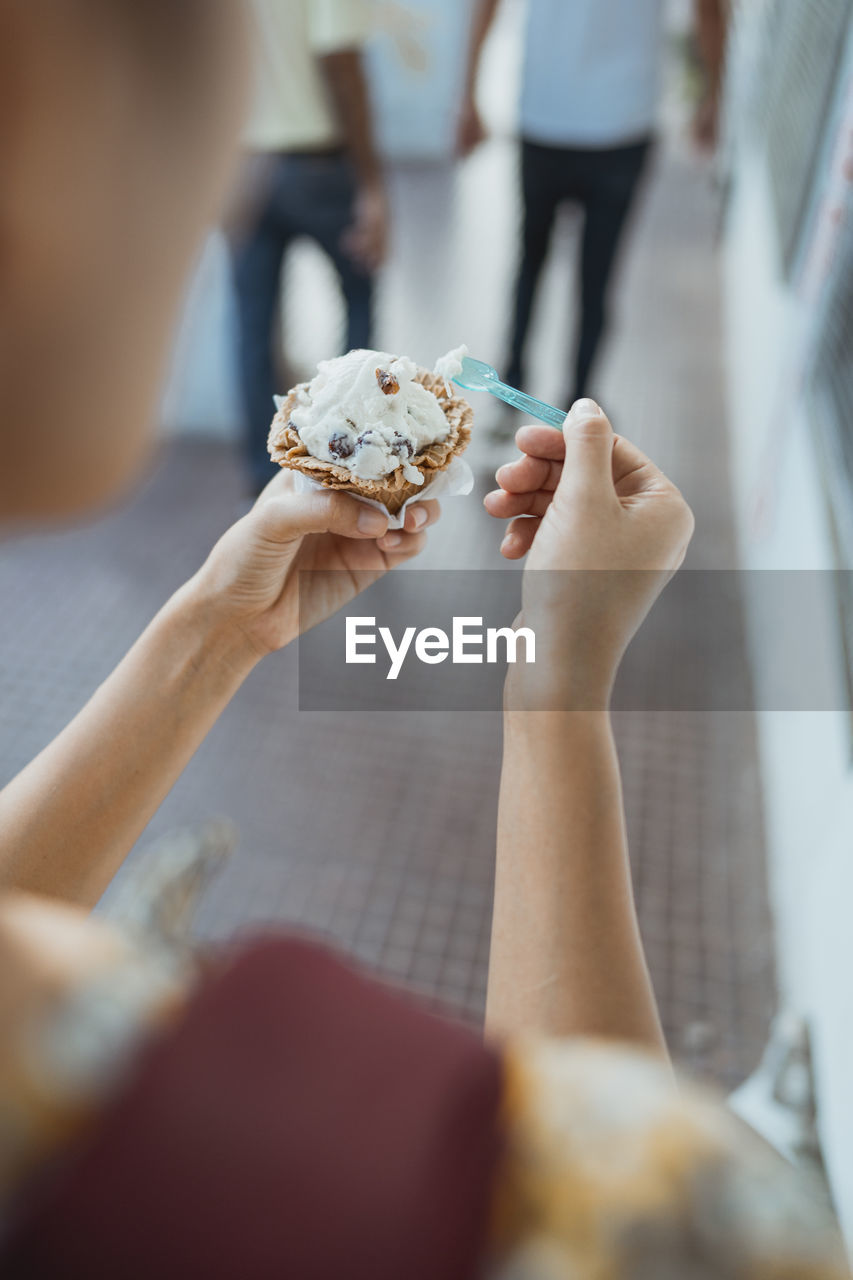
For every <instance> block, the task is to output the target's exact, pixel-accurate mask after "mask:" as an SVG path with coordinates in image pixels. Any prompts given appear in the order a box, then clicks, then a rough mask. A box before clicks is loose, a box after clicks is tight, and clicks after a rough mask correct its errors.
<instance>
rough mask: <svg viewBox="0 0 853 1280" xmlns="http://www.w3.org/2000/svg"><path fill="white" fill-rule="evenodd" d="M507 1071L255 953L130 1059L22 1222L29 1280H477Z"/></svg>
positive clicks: (416, 1012) (23, 1274) (375, 1002)
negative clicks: (69, 1158)
mask: <svg viewBox="0 0 853 1280" xmlns="http://www.w3.org/2000/svg"><path fill="white" fill-rule="evenodd" d="M500 1094H501V1068H500V1062H499V1059H498V1057H497V1055H496V1054H494V1053H492V1052H491V1051H489V1050H488V1049H486V1048H485V1047H484V1046H483V1045H482V1043H481V1042H480V1041H479V1039H478V1038H477V1037H476V1036H474V1035H472V1034H471V1033H470V1032H468V1031H466V1030H465V1029H463V1028H461V1027H459V1026H456V1025H454V1024H452V1023H449V1022H445V1021H442V1020H440V1019H439V1018H436V1017H434V1016H433V1015H431V1014H429V1013H427V1012H425V1011H423V1010H422V1009H420V1008H418V1007H417V1006H416V1005H415V1004H413V1003H412V1002H410V1001H409V1000H407V999H405V998H404V997H403V996H401V995H399V994H397V993H395V992H392V991H389V990H388V989H387V988H385V987H384V986H381V985H379V984H378V983H376V982H373V981H370V980H369V979H367V978H365V977H362V976H360V975H359V974H357V973H354V972H352V971H351V970H350V969H348V968H346V967H345V966H344V965H343V964H341V963H340V962H339V961H338V960H337V959H336V958H335V957H334V956H333V955H331V954H330V953H328V952H327V951H324V950H322V949H321V948H319V947H315V946H313V945H310V944H308V943H305V942H301V941H295V940H292V939H265V940H263V941H260V942H257V943H255V944H254V945H252V946H250V947H249V948H247V949H245V950H243V951H242V952H241V953H239V954H238V955H237V956H236V957H235V959H234V960H233V962H232V963H231V964H230V966H229V967H228V968H227V969H226V970H225V971H224V972H222V973H220V974H218V975H217V976H215V977H211V978H209V979H208V980H207V981H206V982H205V983H204V984H203V985H202V987H201V988H200V990H199V991H198V992H197V993H196V994H195V995H194V997H193V998H192V1000H191V1001H190V1003H189V1005H188V1007H187V1009H186V1011H185V1013H184V1015H183V1017H182V1019H181V1021H180V1022H179V1023H178V1024H177V1025H176V1026H175V1027H174V1028H173V1029H172V1030H171V1031H170V1032H169V1033H168V1035H166V1036H165V1037H163V1038H162V1039H160V1040H159V1041H157V1042H156V1043H154V1044H153V1045H151V1046H150V1047H149V1049H148V1050H147V1051H146V1053H145V1054H144V1056H143V1058H142V1060H141V1062H140V1063H139V1066H138V1069H137V1071H136V1072H135V1075H134V1078H133V1080H132V1081H131V1082H129V1084H128V1086H127V1088H126V1089H125V1091H124V1093H123V1095H122V1097H121V1098H120V1099H119V1100H118V1101H117V1102H116V1103H115V1104H114V1105H113V1106H112V1107H111V1108H110V1109H109V1111H108V1112H107V1113H106V1114H105V1116H104V1117H103V1119H102V1121H101V1122H100V1124H99V1126H98V1128H97V1131H96V1132H95V1133H94V1134H93V1135H92V1136H91V1138H90V1141H89V1142H88V1144H87V1146H86V1148H85V1150H82V1151H81V1152H79V1153H78V1154H77V1156H76V1158H75V1160H74V1161H73V1163H72V1164H71V1165H70V1166H69V1167H67V1168H66V1169H65V1170H64V1172H63V1173H62V1174H61V1176H60V1177H58V1178H57V1179H55V1180H54V1181H53V1183H52V1184H51V1185H50V1186H49V1187H43V1188H42V1192H41V1195H40V1197H39V1200H38V1202H36V1203H33V1204H31V1205H30V1206H29V1209H28V1212H27V1214H26V1215H25V1216H24V1217H23V1218H22V1220H21V1222H20V1223H19V1226H18V1229H17V1232H16V1233H15V1235H14V1236H13V1238H12V1239H11V1240H10V1241H9V1243H8V1245H7V1249H6V1251H5V1252H4V1254H3V1257H2V1259H0V1275H2V1276H3V1277H7V1276H8V1277H16V1280H29V1278H30V1277H42V1276H56V1277H62V1280H78V1278H79V1280H84V1277H85V1280H100V1278H103V1280H136V1278H137V1277H138V1278H139V1280H155V1278H156V1280H172V1277H174V1278H175V1280H178V1278H180V1280H218V1278H220V1277H221V1278H222V1280H262V1278H264V1280H266V1278H267V1277H269V1278H270V1280H273V1278H274V1280H283V1278H286V1277H292V1278H293V1280H361V1278H362V1277H363V1278H364V1280H385V1277H387V1280H439V1278H441V1280H471V1277H472V1276H475V1275H476V1274H477V1271H478V1259H479V1257H480V1254H481V1250H482V1246H483V1241H484V1238H485V1234H486V1223H487V1217H488V1211H489V1197H490V1187H491V1181H492V1174H493V1171H494V1167H495V1162H496V1159H497V1156H498V1136H497V1135H498V1124H497V1113H498V1108H499V1105H500Z"/></svg>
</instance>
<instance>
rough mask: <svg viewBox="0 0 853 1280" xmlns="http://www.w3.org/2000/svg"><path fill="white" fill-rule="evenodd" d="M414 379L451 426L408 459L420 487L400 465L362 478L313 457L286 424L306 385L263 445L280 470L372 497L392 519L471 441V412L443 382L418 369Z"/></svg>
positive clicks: (287, 402) (282, 410) (284, 407)
mask: <svg viewBox="0 0 853 1280" xmlns="http://www.w3.org/2000/svg"><path fill="white" fill-rule="evenodd" d="M416 381H417V382H419V383H420V384H421V386H423V387H426V389H427V391H431V392H432V393H433V395H434V396H435V398H436V400H437V401H438V403H439V404H440V405H441V408H442V410H443V411H444V416H445V417H446V418H447V421H448V424H449V426H450V430H449V432H448V434H447V437H446V439H444V440H437V441H436V442H435V443H434V444H430V445H427V447H426V448H425V449H422V450H421V452H420V453H417V454H415V456H414V457H413V458H412V459H411V465H412V466H415V467H417V469H418V470H419V471H420V472H421V474H422V475H423V478H424V482H423V484H413V483H412V481H411V480H407V479H406V477H405V475H404V474H403V467H402V465H400V466H399V467H398V468H397V470H396V471H392V473H391V474H390V475H388V476H384V477H383V478H382V479H381V480H362V479H361V478H360V477H359V476H354V475H353V473H352V472H351V471H348V470H347V469H346V467H339V466H338V465H337V464H336V463H334V462H323V461H322V460H321V459H320V458H315V457H313V456H312V454H310V453H309V452H308V450H307V449H306V448H305V445H304V444H303V443H302V441H301V440H300V438H299V433H298V432H297V430H296V428H295V427H294V426H293V425H292V424H291V421H290V415H291V412H292V411H293V409H295V407H296V404H297V397H298V395H299V392H300V391H301V390H302V389H303V387H304V386H306V385H307V384H306V383H302V384H300V386H297V387H294V388H293V390H292V391H290V392H289V393H288V395H287V397H286V398H285V400H284V403H283V404H282V406H281V408H280V409H279V411H278V413H277V414H276V415H275V417H274V418H273V420H272V426H271V427H270V434H269V440H268V442H267V448H268V449H269V454H270V457H271V458H272V460H273V462H277V463H278V464H279V466H280V467H289V468H290V470H291V471H301V472H302V474H303V475H305V476H308V477H309V478H310V479H311V480H314V481H315V482H316V483H317V484H321V485H323V487H324V488H326V489H342V490H344V491H345V492H347V493H352V494H355V495H357V496H359V497H362V498H371V499H372V500H373V501H374V502H380V503H381V504H382V505H383V506H384V507H385V508H386V509H387V510H388V512H389V514H390V515H392V516H393V515H396V514H397V512H398V511H399V510H400V508H401V507H402V506H403V505H404V503H406V502H408V500H409V498H413V497H415V496H416V495H417V494H419V493H422V492H423V491H424V490H425V489H426V487H427V485H428V484H429V483H430V481H431V480H433V479H434V478H435V476H437V475H438V474H439V472H441V471H445V470H446V469H447V467H449V466H450V462H451V460H452V459H453V458H454V457H456V456H457V455H458V454H460V453H462V452H464V450H465V449H467V447H468V443H469V441H470V439H471V423H472V422H473V419H474V412H473V410H472V408H471V406H470V405H469V404H468V402H467V401H466V400H462V399H461V398H460V397H458V396H455V395H453V393H452V392H448V390H447V387H446V385H445V382H444V379H443V378H439V377H436V375H435V374H433V373H428V372H427V371H426V370H425V369H421V370H419V371H418V374H417V378H416Z"/></svg>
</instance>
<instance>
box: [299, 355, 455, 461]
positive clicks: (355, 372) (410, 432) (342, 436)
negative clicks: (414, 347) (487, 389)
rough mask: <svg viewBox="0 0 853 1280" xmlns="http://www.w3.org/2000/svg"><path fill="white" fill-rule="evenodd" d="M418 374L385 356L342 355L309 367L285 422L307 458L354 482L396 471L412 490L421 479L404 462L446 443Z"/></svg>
mask: <svg viewBox="0 0 853 1280" xmlns="http://www.w3.org/2000/svg"><path fill="white" fill-rule="evenodd" d="M417 372H418V368H417V365H415V364H413V363H412V361H411V360H407V359H406V357H405V356H392V355H389V354H388V353H387V352H385V351H350V352H349V353H348V354H347V355H345V356H341V357H340V359H338V360H324V361H323V362H322V364H319V365H318V366H317V376H316V378H314V380H313V382H310V383H309V384H308V385H307V386H303V387H301V388H300V389H299V393H298V395H297V403H296V406H295V408H293V409H291V411H290V421H291V422H292V423H293V425H294V426H295V428H296V430H297V432H298V433H299V438H300V440H301V441H302V443H303V444H304V445H305V447H306V449H307V450H308V452H309V453H310V454H312V455H313V457H315V458H320V459H322V460H323V461H325V462H334V463H335V464H336V465H337V466H340V467H343V468H344V469H345V470H346V471H351V472H352V473H353V475H354V476H358V477H359V478H360V479H362V480H381V479H382V478H383V477H384V476H388V475H390V474H391V472H392V471H396V470H397V468H398V467H400V466H401V467H402V468H403V475H404V476H405V477H406V479H407V480H409V481H411V483H412V484H417V485H421V484H423V482H424V478H423V476H422V475H421V473H420V471H418V469H417V467H414V466H412V463H411V461H410V459H411V458H413V457H414V456H415V455H416V454H418V453H420V452H421V450H422V449H423V448H424V446H425V445H428V444H434V443H435V441H436V440H446V439H447V434H448V431H449V430H450V426H449V424H448V421H447V418H446V417H445V416H444V412H443V410H442V408H441V405H440V404H439V403H438V401H437V400H436V398H435V396H434V395H433V394H432V392H431V391H428V390H427V388H426V387H425V386H423V385H422V384H421V383H420V382H416V381H415V378H416V376H417Z"/></svg>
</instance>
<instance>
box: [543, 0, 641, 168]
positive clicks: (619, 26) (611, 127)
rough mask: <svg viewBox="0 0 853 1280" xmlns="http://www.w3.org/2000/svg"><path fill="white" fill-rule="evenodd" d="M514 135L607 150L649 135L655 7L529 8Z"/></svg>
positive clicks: (549, 4)
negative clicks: (518, 121)
mask: <svg viewBox="0 0 853 1280" xmlns="http://www.w3.org/2000/svg"><path fill="white" fill-rule="evenodd" d="M529 6H530V7H529V11H528V16H527V37H526V45H525V55H524V73H523V82H522V94H521V133H522V136H523V137H524V138H527V139H529V140H530V141H531V142H540V143H543V144H545V145H548V146H557V147H560V146H563V147H610V146H619V145H620V144H622V143H629V142H633V141H635V140H637V139H639V138H640V137H642V136H643V135H644V134H648V133H649V132H651V130H652V129H653V128H654V125H655V121H656V118H657V108H658V97H659V82H660V65H661V55H662V49H663V4H662V0H529Z"/></svg>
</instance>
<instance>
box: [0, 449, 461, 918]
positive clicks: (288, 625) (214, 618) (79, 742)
mask: <svg viewBox="0 0 853 1280" xmlns="http://www.w3.org/2000/svg"><path fill="white" fill-rule="evenodd" d="M418 509H420V510H421V512H422V513H423V520H424V521H425V523H431V522H432V520H434V519H435V518H436V517H437V514H438V507H437V504H436V503H429V502H427V503H422V504H420V508H413V509H411V511H413V512H415V513H416V512H417V511H418ZM417 518H418V517H417V515H416V514H411V513H410V514H409V516H408V517H407V531H406V532H403V533H402V534H388V535H387V536H386V535H385V530H386V527H387V520H386V518H385V517H384V516H382V515H381V514H380V513H379V512H378V511H375V510H374V509H372V508H369V507H366V506H364V505H363V504H360V503H357V502H355V501H354V500H353V499H352V498H350V497H348V496H347V495H345V494H342V493H321V492H319V491H316V492H313V493H305V494H296V493H295V492H293V490H292V484H291V480H290V477H289V476H287V475H284V474H282V475H280V476H277V477H276V479H275V480H274V481H273V482H272V483H271V484H270V485H269V486H268V488H267V489H266V490H265V492H264V495H263V496H262V498H261V499H260V501H259V503H258V504H257V505H256V507H255V508H254V509H253V510H252V511H251V512H250V513H249V515H248V516H246V517H245V518H244V519H243V520H241V521H239V522H238V523H237V524H236V525H234V526H233V528H231V529H229V531H228V532H227V533H226V534H225V535H224V537H223V538H222V539H221V540H220V542H219V543H218V544H217V546H216V547H215V548H214V550H213V552H212V553H211V555H210V557H209V559H208V561H207V563H206V564H205V565H204V566H203V567H202V569H201V570H200V571H199V573H198V574H197V575H196V576H195V578H193V579H192V581H191V582H189V583H187V584H186V586H184V587H182V588H181V590H180V591H178V592H177V594H176V595H175V596H174V597H173V598H172V599H171V600H170V601H169V602H168V604H167V605H166V606H165V608H163V609H162V610H161V611H160V613H159V614H158V615H157V617H156V618H155V619H154V621H153V622H152V623H151V625H150V626H149V627H148V628H147V630H146V631H145V633H144V634H143V635H142V637H141V639H140V640H139V641H137V643H136V644H135V645H134V647H133V648H132V649H131V651H130V653H128V655H127V657H126V658H125V659H124V660H123V661H122V662H121V663H120V664H119V666H118V667H117V669H116V670H115V671H114V672H113V673H112V675H111V676H110V677H109V678H108V679H107V680H106V681H105V682H104V684H103V685H102V686H101V687H100V689H98V691H97V692H96V693H95V695H94V697H93V698H92V699H91V701H90V702H89V703H88V704H87V705H86V706H85V707H84V708H83V710H82V711H81V712H80V713H79V715H78V716H77V717H76V718H75V719H74V720H73V721H72V722H71V724H70V725H69V726H68V727H67V728H66V729H65V730H64V731H63V732H62V733H61V734H60V735H59V736H58V737H57V738H56V739H55V740H54V741H53V742H51V743H50V745H49V746H47V747H46V748H45V750H44V751H42V753H41V755H39V756H37V757H36V759H35V760H33V761H32V763H31V764H29V765H28V766H27V767H26V768H25V769H24V770H23V771H22V772H21V773H20V774H19V775H18V776H17V777H16V778H14V779H13V780H12V781H11V782H10V783H9V784H8V786H7V787H6V788H5V789H4V790H3V791H2V792H0V890H3V889H20V890H25V891H29V892H34V893H41V894H47V895H50V896H53V897H58V898H64V899H67V900H69V901H71V902H75V903H77V904H79V905H82V906H92V905H93V904H94V903H95V902H97V900H98V898H99V897H100V896H101V894H102V893H103V891H104V889H105V888H106V887H107V885H108V884H109V882H110V880H111V879H112V877H113V875H114V874H115V872H116V871H117V869H118V867H119V866H120V865H121V862H122V860H123V859H124V858H125V856H126V855H127V853H128V852H129V850H130V849H131V847H132V846H133V844H134V842H135V840H136V839H137V837H138V836H139V835H140V833H141V832H142V830H143V828H144V827H145V825H146V823H147V822H148V820H149V818H150V817H151V816H152V814H153V813H154V812H155V810H156V809H157V807H158V805H159V804H160V803H161V801H162V800H163V798H164V797H165V796H166V795H167V793H168V792H169V790H170V789H171V787H172V785H173V783H174V782H175V780H176V779H177V778H178V776H179V774H180V773H181V771H182V769H183V768H184V766H185V765H186V764H187V762H188V761H189V759H190V758H191V756H192V755H193V753H194V752H195V750H196V748H197V747H198V746H199V744H200V743H201V741H202V740H203V738H204V737H205V735H206V734H207V733H208V731H209V730H210V728H211V726H212V725H213V724H214V723H215V721H216V719H217V718H218V716H219V715H220V713H221V712H222V710H223V709H224V707H225V706H226V705H227V704H228V702H229V700H230V699H231V698H232V697H233V695H234V694H235V693H236V691H237V690H238V689H239V687H240V685H241V684H242V682H243V680H244V679H245V678H246V676H247V675H248V673H249V672H250V671H251V669H252V667H253V666H254V665H255V664H256V663H257V662H258V661H259V659H260V658H261V657H262V656H263V655H264V654H265V653H269V652H270V651H272V650H274V649H278V648H281V647H282V646H283V645H285V644H287V643H288V641H290V640H291V639H293V638H294V637H295V635H296V634H297V632H298V630H299V624H300V618H301V621H302V624H303V626H305V625H313V623H315V622H319V621H320V620H321V619H322V618H323V617H325V616H327V615H328V614H329V613H332V612H334V610H335V609H337V608H339V607H340V606H341V605H342V604H344V603H345V599H344V598H342V597H341V594H340V593H341V592H342V591H345V590H346V591H347V592H348V595H354V594H355V592H356V590H357V588H358V586H366V585H367V584H368V582H369V581H371V580H372V579H375V578H376V577H378V576H380V574H382V573H384V572H385V570H386V569H388V568H391V567H393V566H394V565H395V564H396V563H399V562H402V561H404V560H407V559H408V558H409V557H410V556H412V555H414V554H416V553H417V551H419V550H420V549H421V546H422V544H423V539H424V536H425V535H424V534H423V532H420V533H416V532H413V531H412V530H414V520H415V519H417ZM306 535H310V536H306ZM395 539H396V541H394V540H395ZM302 568H310V569H324V568H328V569H334V570H347V573H335V574H331V575H330V576H329V582H330V584H331V585H330V586H329V587H328V588H327V589H325V590H324V591H323V594H322V595H320V594H319V593H317V599H316V600H313V599H310V598H308V597H307V596H306V595H305V592H304V591H303V596H302V599H301V600H299V598H298V574H299V570H300V569H302ZM315 582H317V579H316V578H312V583H315ZM345 584H349V585H348V587H347V586H345ZM336 593H337V594H336Z"/></svg>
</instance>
